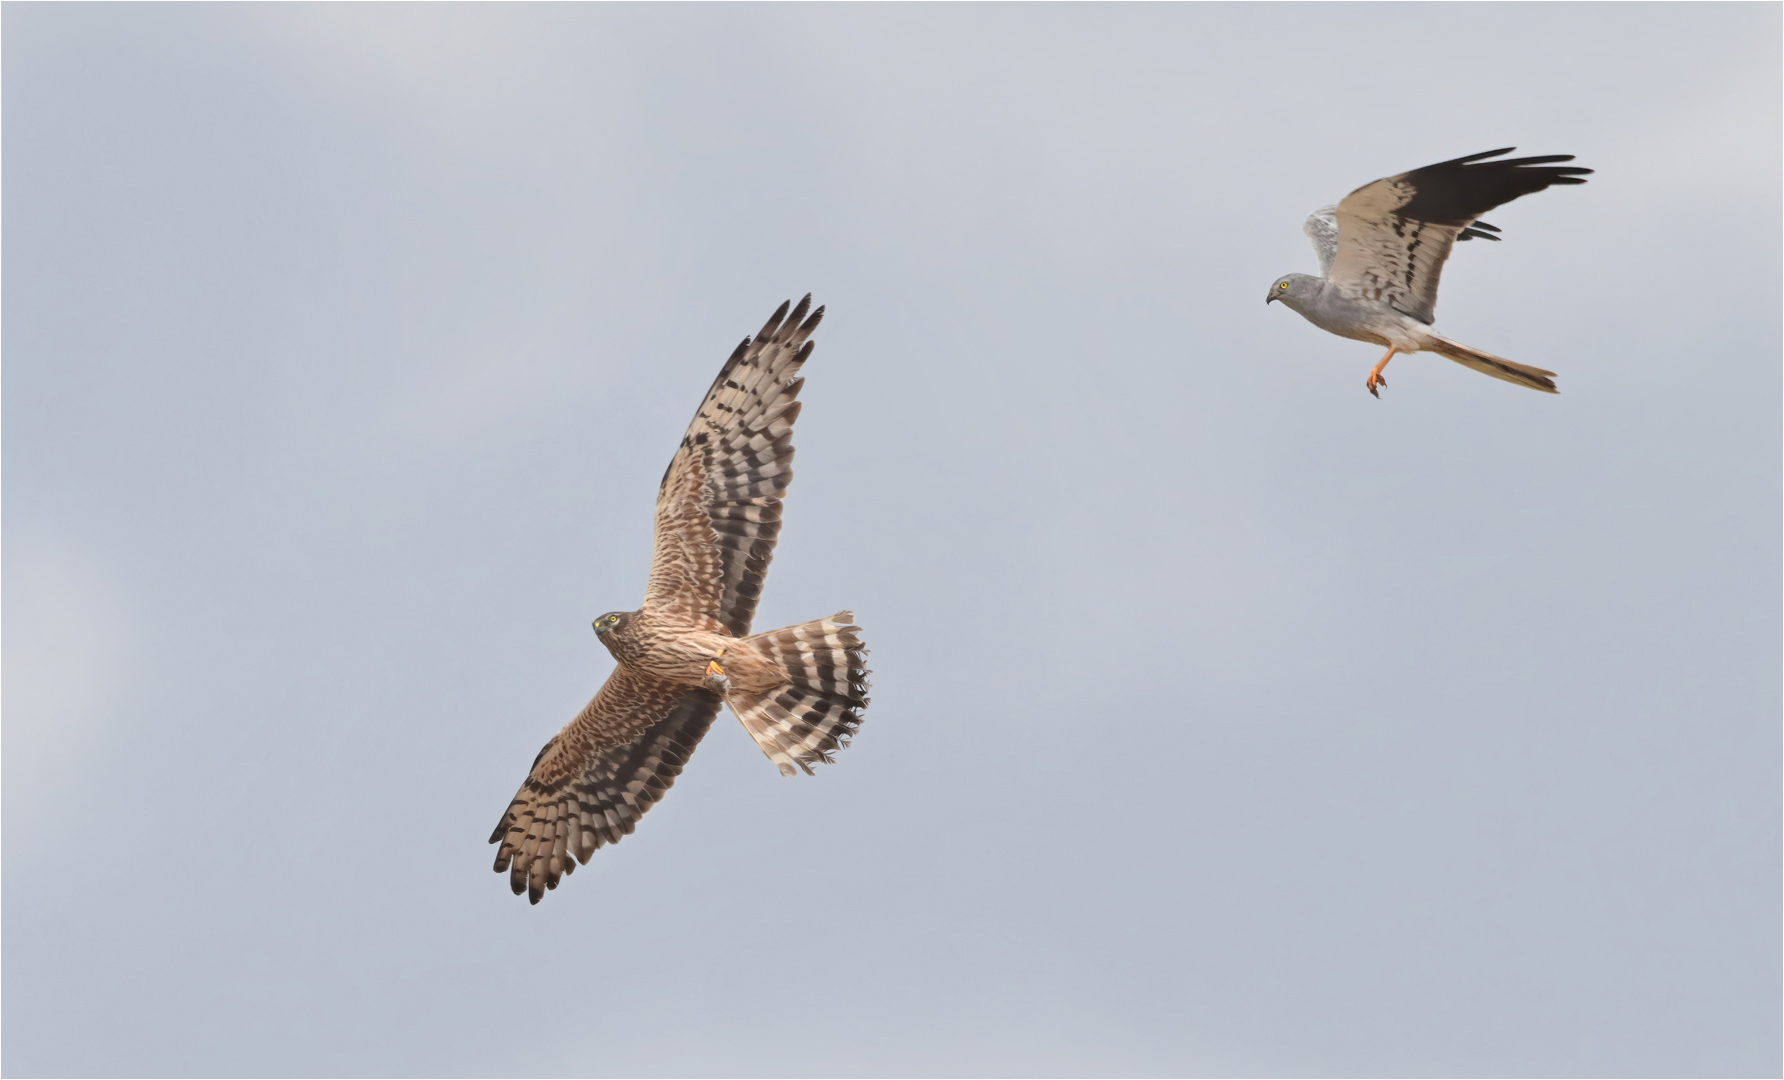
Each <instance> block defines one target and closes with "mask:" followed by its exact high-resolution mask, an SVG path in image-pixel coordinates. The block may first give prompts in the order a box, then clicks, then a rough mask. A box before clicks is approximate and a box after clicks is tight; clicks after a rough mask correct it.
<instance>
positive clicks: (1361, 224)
mask: <svg viewBox="0 0 1784 1080" xmlns="http://www.w3.org/2000/svg"><path fill="white" fill-rule="evenodd" d="M1514 149H1516V147H1510V146H1508V147H1506V148H1505V149H1503V150H1489V151H1487V152H1486V153H1484V154H1470V155H1468V156H1467V157H1460V158H1456V159H1455V160H1453V161H1441V162H1438V163H1437V164H1435V165H1427V166H1425V167H1424V168H1422V169H1414V170H1412V171H1411V172H1406V173H1401V174H1400V175H1399V176H1390V177H1388V178H1387V179H1385V180H1377V181H1375V182H1374V183H1373V184H1365V185H1363V186H1362V187H1360V188H1358V189H1356V190H1355V191H1353V192H1351V193H1350V194H1349V195H1346V196H1345V197H1344V201H1343V202H1341V203H1339V204H1338V205H1337V206H1328V207H1325V208H1324V209H1321V210H1315V211H1314V212H1313V214H1312V215H1311V216H1309V217H1308V218H1307V222H1306V224H1305V225H1303V226H1302V230H1303V231H1304V232H1306V234H1307V236H1308V238H1309V239H1311V240H1312V241H1313V250H1314V251H1315V252H1316V253H1318V255H1319V270H1320V276H1319V277H1314V276H1312V275H1310V274H1289V275H1287V276H1286V277H1280V278H1277V279H1276V280H1275V282H1273V283H1272V284H1271V285H1270V295H1269V296H1268V297H1266V298H1265V299H1264V303H1266V304H1268V303H1269V302H1270V301H1272V300H1280V301H1282V302H1283V303H1284V304H1285V305H1287V306H1288V307H1290V308H1293V309H1294V310H1295V311H1298V312H1300V313H1301V317H1302V318H1304V319H1306V320H1307V321H1308V322H1310V323H1312V324H1313V325H1315V326H1317V327H1319V328H1320V329H1321V330H1326V331H1329V332H1331V333H1334V334H1337V335H1338V336H1339V337H1347V338H1352V339H1354V340H1356V341H1368V342H1372V343H1374V344H1376V345H1383V346H1386V347H1387V350H1388V351H1387V355H1386V356H1383V357H1382V358H1381V361H1380V362H1379V363H1377V364H1376V365H1375V369H1374V370H1373V371H1371V372H1369V379H1368V382H1367V383H1366V384H1365V385H1367V386H1368V388H1369V392H1370V393H1371V394H1374V395H1375V396H1376V397H1377V398H1379V397H1381V394H1380V393H1378V392H1377V387H1382V386H1386V385H1387V380H1386V379H1384V378H1382V375H1381V372H1382V369H1383V368H1385V367H1387V366H1388V361H1389V360H1392V359H1393V358H1394V355H1395V354H1396V353H1415V352H1434V353H1436V354H1438V355H1439V356H1447V357H1448V358H1450V359H1451V360H1454V361H1455V362H1456V363H1458V364H1461V365H1462V366H1463V367H1471V368H1473V369H1474V370H1476V371H1478V372H1481V373H1482V374H1484V375H1491V376H1493V378H1495V379H1504V380H1505V381H1506V382H1510V383H1517V384H1518V385H1519V386H1528V387H1529V388H1530V389H1532V390H1542V391H1545V392H1547V393H1550V394H1554V393H1558V392H1559V391H1557V390H1556V389H1555V382H1554V378H1553V376H1554V374H1555V373H1554V372H1552V371H1544V370H1543V369H1542V368H1537V367H1530V366H1529V365H1527V364H1517V363H1513V362H1512V361H1510V360H1507V359H1505V358H1503V357H1499V356H1494V355H1493V354H1491V353H1484V352H1481V351H1480V350H1479V349H1473V348H1469V347H1468V346H1466V345H1463V344H1461V343H1460V342H1455V341H1451V340H1450V339H1449V338H1446V337H1444V336H1442V335H1441V334H1438V333H1435V332H1434V331H1432V329H1431V322H1432V320H1433V318H1434V316H1435V314H1436V310H1437V279H1438V277H1439V276H1440V275H1441V274H1442V273H1443V261H1444V260H1445V259H1447V258H1449V253H1450V248H1451V247H1453V246H1454V245H1455V242H1456V241H1457V240H1468V239H1472V238H1475V237H1480V238H1483V239H1487V240H1497V239H1499V238H1498V237H1497V236H1494V235H1493V234H1494V233H1496V232H1498V231H1499V230H1498V229H1496V228H1494V227H1493V226H1491V225H1488V224H1486V223H1485V222H1483V221H1481V220H1480V215H1482V214H1484V213H1486V212H1487V211H1489V210H1491V209H1493V208H1494V207H1496V206H1503V205H1504V204H1506V203H1508V202H1511V201H1512V200H1513V199H1515V198H1517V197H1518V196H1520V195H1528V194H1530V193H1531V192H1534V191H1541V190H1542V189H1544V188H1546V187H1548V186H1549V185H1551V184H1583V183H1585V182H1586V181H1585V180H1584V179H1582V174H1585V173H1590V172H1591V171H1592V170H1591V169H1581V168H1576V167H1573V166H1556V164H1555V163H1556V162H1559V161H1572V160H1573V155H1572V154H1550V155H1548V156H1546V157H1527V158H1510V159H1508V160H1505V161H1489V160H1487V159H1488V158H1496V157H1499V156H1500V155H1501V154H1509V153H1511V152H1512V150H1514Z"/></svg>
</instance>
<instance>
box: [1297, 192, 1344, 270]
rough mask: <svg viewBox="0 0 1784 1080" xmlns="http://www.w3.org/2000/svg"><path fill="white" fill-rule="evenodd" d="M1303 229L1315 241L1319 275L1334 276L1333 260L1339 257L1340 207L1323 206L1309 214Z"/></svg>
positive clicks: (1314, 249)
mask: <svg viewBox="0 0 1784 1080" xmlns="http://www.w3.org/2000/svg"><path fill="white" fill-rule="evenodd" d="M1301 231H1302V232H1304V233H1306V234H1307V239H1309V240H1311V241H1313V254H1314V255H1316V256H1318V258H1319V276H1320V277H1331V276H1332V260H1333V259H1335V258H1337V257H1338V208H1337V207H1336V206H1322V207H1320V208H1319V209H1318V210H1315V211H1314V212H1313V213H1311V214H1308V215H1307V220H1306V221H1304V222H1302V223H1301Z"/></svg>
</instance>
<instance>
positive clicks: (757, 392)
mask: <svg viewBox="0 0 1784 1080" xmlns="http://www.w3.org/2000/svg"><path fill="white" fill-rule="evenodd" d="M810 307H811V296H810V295H809V294H808V295H807V296H806V297H805V299H803V300H801V301H799V306H798V307H796V308H794V309H793V311H792V314H790V315H789V314H788V312H787V305H786V304H782V305H781V306H780V308H779V309H778V310H776V311H775V313H774V317H773V318H771V319H769V320H768V322H767V324H766V325H765V326H763V327H762V332H761V333H759V334H757V335H756V337H755V339H754V340H753V341H752V340H751V339H749V338H744V339H743V344H741V345H739V346H737V350H736V351H735V352H733V353H732V354H731V358H730V359H729V360H727V361H725V366H724V368H723V370H721V371H720V372H719V375H718V378H716V379H714V380H713V382H712V388H711V389H710V390H708V391H707V392H706V398H705V400H703V401H701V402H700V409H699V411H698V412H696V413H695V414H694V421H693V423H691V424H689V425H688V432H687V434H686V435H684V436H682V440H681V446H680V448H679V449H677V450H676V452H675V457H674V459H673V460H671V461H670V462H669V469H668V471H667V472H665V473H664V474H663V483H662V486H661V487H660V488H659V489H658V491H657V533H656V550H655V553H654V554H653V555H652V557H651V564H650V585H649V587H648V588H647V589H646V590H645V594H644V606H645V608H646V609H655V610H659V611H676V612H682V613H686V614H687V615H689V616H691V617H698V616H700V615H705V616H708V617H710V618H711V619H713V620H714V622H715V624H716V626H715V628H716V627H723V628H724V629H725V630H727V631H729V632H730V633H731V634H733V635H735V636H737V637H743V636H745V635H747V634H748V633H749V632H750V620H751V619H753V618H754V617H755V614H756V601H757V600H759V599H760V598H761V595H762V579H763V578H764V577H766V576H767V575H768V563H769V560H771V559H773V558H774V541H775V538H776V537H778V536H779V535H780V527H781V496H782V495H784V494H786V491H787V483H788V481H790V480H792V479H793V468H792V465H793V442H792V440H793V421H794V419H796V418H797V417H798V416H799V401H798V397H799V388H800V386H801V385H803V383H804V382H805V380H804V379H801V378H800V377H799V369H800V368H801V367H802V366H803V365H804V364H805V360H806V358H807V357H809V356H810V355H811V350H812V345H813V343H812V342H809V341H807V340H806V338H808V337H810V336H811V332H812V331H813V330H816V329H817V327H818V322H819V320H821V319H822V318H823V317H824V309H823V308H819V309H818V310H816V311H813V312H812V313H811V316H810V318H807V317H806V311H807V309H808V308H810Z"/></svg>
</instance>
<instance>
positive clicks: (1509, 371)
mask: <svg viewBox="0 0 1784 1080" xmlns="http://www.w3.org/2000/svg"><path fill="white" fill-rule="evenodd" d="M1431 337H1432V338H1433V339H1434V340H1433V342H1432V343H1431V344H1429V345H1426V346H1425V348H1427V349H1429V350H1430V351H1432V352H1434V353H1436V354H1437V355H1439V356H1443V357H1448V358H1449V359H1451V360H1454V361H1455V362H1456V363H1458V364H1461V365H1462V366H1463V367H1468V368H1473V369H1474V370H1476V371H1478V372H1480V373H1481V374H1482V375H1491V376H1493V378H1495V379H1504V380H1505V381H1506V382H1508V383H1517V384H1518V385H1519V386H1528V387H1529V388H1530V389H1532V390H1541V391H1542V392H1544V393H1546V394H1559V393H1560V392H1561V391H1559V390H1557V389H1555V379H1554V375H1555V373H1554V372H1552V371H1544V370H1543V369H1542V368H1539V367H1531V366H1530V365H1529V364H1515V363H1513V362H1511V361H1510V360H1507V359H1505V357H1503V356H1494V355H1493V354H1492V353H1484V352H1481V351H1480V350H1479V349H1471V348H1469V347H1468V346H1466V345H1464V344H1462V343H1461V342H1459V341H1451V340H1450V339H1449V338H1446V337H1441V336H1439V335H1437V334H1432V335H1431Z"/></svg>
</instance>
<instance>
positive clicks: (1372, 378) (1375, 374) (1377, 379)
mask: <svg viewBox="0 0 1784 1080" xmlns="http://www.w3.org/2000/svg"><path fill="white" fill-rule="evenodd" d="M1399 351H1400V350H1399V349H1389V350H1388V354H1387V355H1386V356H1384V357H1382V358H1381V363H1379V364H1376V365H1375V369H1374V370H1373V371H1371V372H1369V381H1368V382H1367V383H1365V384H1364V385H1366V386H1368V387H1369V393H1371V394H1373V395H1374V396H1375V399H1376V400H1377V401H1380V400H1381V395H1380V394H1377V393H1375V388H1376V387H1378V386H1386V385H1387V384H1388V381H1387V380H1386V379H1384V378H1382V377H1381V369H1382V368H1385V367H1387V366H1388V361H1389V360H1392V359H1393V358H1394V354H1395V353H1397V352H1399Z"/></svg>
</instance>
